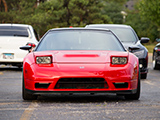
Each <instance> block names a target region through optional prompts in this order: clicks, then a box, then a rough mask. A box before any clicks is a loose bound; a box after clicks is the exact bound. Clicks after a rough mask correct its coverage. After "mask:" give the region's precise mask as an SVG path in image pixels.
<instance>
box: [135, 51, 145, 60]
mask: <svg viewBox="0 0 160 120" xmlns="http://www.w3.org/2000/svg"><path fill="white" fill-rule="evenodd" d="M133 54H134V55H136V56H137V57H140V58H141V57H143V55H144V50H139V51H134V52H133Z"/></svg>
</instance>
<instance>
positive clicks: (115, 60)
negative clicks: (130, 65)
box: [111, 57, 127, 65]
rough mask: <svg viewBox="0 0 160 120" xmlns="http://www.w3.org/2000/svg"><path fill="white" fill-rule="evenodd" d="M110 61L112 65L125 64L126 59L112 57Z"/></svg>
mask: <svg viewBox="0 0 160 120" xmlns="http://www.w3.org/2000/svg"><path fill="white" fill-rule="evenodd" d="M111 60H112V64H113V65H123V64H127V57H112V59H111Z"/></svg>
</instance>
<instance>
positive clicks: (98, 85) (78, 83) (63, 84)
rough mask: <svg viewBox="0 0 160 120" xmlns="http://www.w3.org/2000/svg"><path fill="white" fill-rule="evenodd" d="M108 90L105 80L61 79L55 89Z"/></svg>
mask: <svg viewBox="0 0 160 120" xmlns="http://www.w3.org/2000/svg"><path fill="white" fill-rule="evenodd" d="M104 88H108V85H107V82H106V81H105V79H103V78H61V79H59V81H58V82H57V84H56V86H55V89H104Z"/></svg>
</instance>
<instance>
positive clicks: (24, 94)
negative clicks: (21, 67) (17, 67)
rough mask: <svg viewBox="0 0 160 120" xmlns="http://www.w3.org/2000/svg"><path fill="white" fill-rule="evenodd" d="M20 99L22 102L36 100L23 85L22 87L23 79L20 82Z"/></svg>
mask: <svg viewBox="0 0 160 120" xmlns="http://www.w3.org/2000/svg"><path fill="white" fill-rule="evenodd" d="M22 97H23V99H24V100H36V99H37V96H36V95H32V94H30V93H28V92H27V91H26V89H25V85H24V78H23V82H22Z"/></svg>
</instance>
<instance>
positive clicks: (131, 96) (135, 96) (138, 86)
mask: <svg viewBox="0 0 160 120" xmlns="http://www.w3.org/2000/svg"><path fill="white" fill-rule="evenodd" d="M140 88H141V82H140V77H138V85H137V92H136V93H134V94H129V95H125V99H127V100H138V99H139V97H140V91H141V89H140Z"/></svg>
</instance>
